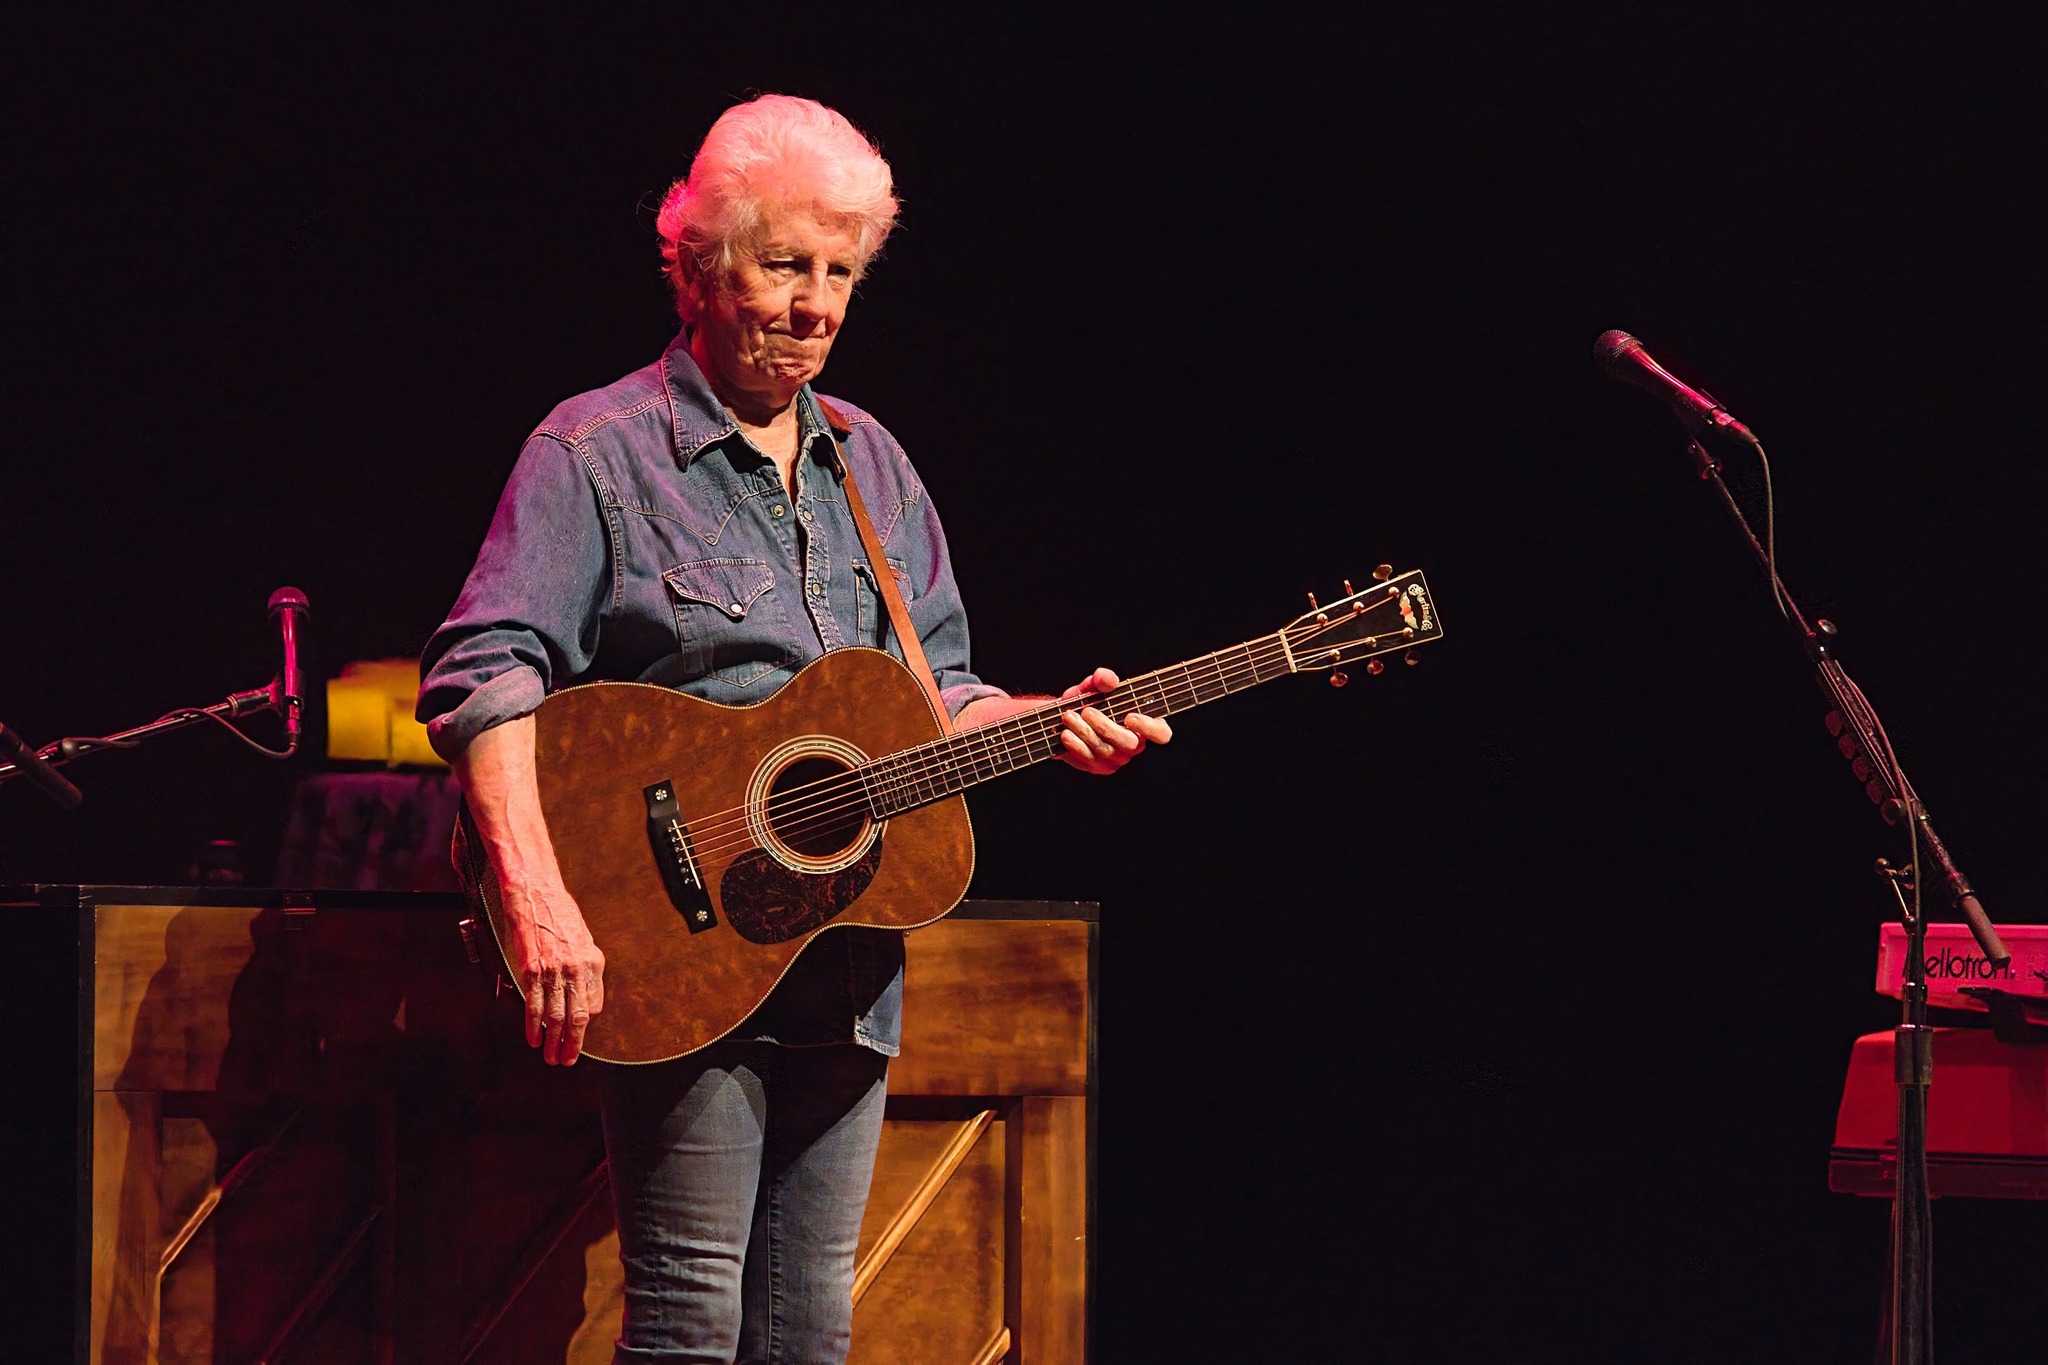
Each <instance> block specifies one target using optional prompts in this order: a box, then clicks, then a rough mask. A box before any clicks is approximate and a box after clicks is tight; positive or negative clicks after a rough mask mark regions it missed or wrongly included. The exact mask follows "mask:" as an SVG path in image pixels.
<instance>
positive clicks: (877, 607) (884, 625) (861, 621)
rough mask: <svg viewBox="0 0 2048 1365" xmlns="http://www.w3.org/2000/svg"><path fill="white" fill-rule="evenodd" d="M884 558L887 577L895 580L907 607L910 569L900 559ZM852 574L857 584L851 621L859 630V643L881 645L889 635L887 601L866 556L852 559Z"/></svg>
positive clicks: (910, 598)
mask: <svg viewBox="0 0 2048 1365" xmlns="http://www.w3.org/2000/svg"><path fill="white" fill-rule="evenodd" d="M887 562H888V565H889V577H890V578H891V579H893V580H895V583H896V591H897V592H899V593H901V594H902V595H903V604H904V606H906V607H907V606H909V605H910V603H911V602H912V600H913V599H914V596H915V595H914V594H913V593H912V592H911V590H910V571H909V570H908V569H906V568H905V567H904V566H903V564H902V562H901V561H900V560H896V559H891V560H889V561H887ZM853 577H854V581H855V583H856V584H857V585H858V586H857V587H856V588H855V589H854V614H855V621H854V624H855V628H856V629H857V630H858V631H859V637H858V643H860V644H864V645H867V646H869V647H870V648H873V649H881V648H883V645H882V642H883V641H884V640H887V639H890V638H892V637H891V636H890V633H889V607H888V604H887V603H885V602H883V601H882V589H881V587H880V585H879V584H877V583H876V582H875V571H874V570H873V569H872V568H870V567H869V566H868V562H867V561H866V560H865V559H856V560H854V561H853ZM914 619H915V618H914V617H913V620H914Z"/></svg>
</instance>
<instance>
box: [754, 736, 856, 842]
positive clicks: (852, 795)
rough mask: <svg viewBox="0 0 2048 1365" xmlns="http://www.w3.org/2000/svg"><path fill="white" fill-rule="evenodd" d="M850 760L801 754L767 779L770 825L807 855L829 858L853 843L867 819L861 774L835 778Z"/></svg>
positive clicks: (785, 840) (779, 836)
mask: <svg viewBox="0 0 2048 1365" xmlns="http://www.w3.org/2000/svg"><path fill="white" fill-rule="evenodd" d="M846 770H847V769H846V765H845V764H843V763H840V762H838V761H837V760H835V759H830V758H800V759H798V760H797V761H796V762H794V763H792V764H790V765H789V766H788V767H787V768H784V769H783V770H782V771H781V772H780V773H778V774H777V775H776V777H775V780H774V781H773V782H771V783H770V784H769V785H768V827H769V828H770V829H772V830H774V831H775V837H776V838H778V839H780V840H781V841H782V842H783V843H784V844H786V845H788V846H789V847H790V848H791V849H793V850H795V851H796V852H797V853H799V854H802V855H803V856H804V857H806V858H829V857H831V856H832V855H833V854H835V853H838V852H840V851H841V850H843V849H847V848H850V847H852V846H853V843H854V841H855V840H856V839H858V838H860V835H861V830H862V829H863V828H865V826H866V823H867V802H866V801H865V800H864V799H863V796H862V793H861V788H860V782H859V780H858V779H855V778H849V779H846V780H843V781H832V780H831V779H833V778H835V777H838V776H839V775H840V774H842V773H844V772H846Z"/></svg>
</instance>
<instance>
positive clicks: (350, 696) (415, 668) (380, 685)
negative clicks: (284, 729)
mask: <svg viewBox="0 0 2048 1365" xmlns="http://www.w3.org/2000/svg"><path fill="white" fill-rule="evenodd" d="M419 690H420V663H419V660H417V659H364V660H358V661H357V662H355V663H352V664H348V665H346V666H345V667H343V669H342V670H341V676H340V677H338V678H334V679H331V680H329V682H328V684H327V757H329V758H330V759H352V760H357V761H368V762H373V763H385V764H389V765H391V766H392V767H396V766H398V765H399V764H401V763H416V764H421V765H423V766H428V767H435V768H445V767H447V766H448V765H447V763H446V762H444V761H443V760H442V758H441V756H440V755H439V754H437V753H435V752H434V750H433V748H432V746H430V745H429V744H428V743H427V727H426V726H424V725H422V724H420V723H419V722H418V721H416V720H414V719H413V718H412V707H413V698H414V697H415V696H417V695H418V693H419Z"/></svg>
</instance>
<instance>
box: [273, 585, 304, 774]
mask: <svg viewBox="0 0 2048 1365" xmlns="http://www.w3.org/2000/svg"><path fill="white" fill-rule="evenodd" d="M270 616H271V619H272V620H274V621H276V622H277V626H278V632H279V634H281V635H282V636H283V637H284V667H283V669H282V670H281V671H280V672H279V673H278V675H277V680H276V681H275V682H273V683H271V684H270V705H271V707H272V709H274V710H275V711H276V712H277V713H278V714H279V715H281V716H283V717H284V736H285V741H286V743H287V744H289V745H290V747H291V748H294V749H296V748H298V747H299V721H300V708H301V706H302V705H303V703H304V701H305V694H304V692H303V690H302V688H301V684H300V679H299V626H300V625H301V624H302V623H303V622H304V621H305V619H306V594H304V593H302V592H300V591H299V590H298V589H297V588H279V589H278V590H277V591H276V592H274V593H272V594H270Z"/></svg>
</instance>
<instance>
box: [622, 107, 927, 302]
mask: <svg viewBox="0 0 2048 1365" xmlns="http://www.w3.org/2000/svg"><path fill="white" fill-rule="evenodd" d="M893 190H894V187H893V185H892V183H891V180H890V176H889V163H888V162H886V161H884V160H883V159H882V154H881V152H880V151H878V150H876V148H875V145H874V144H873V143H872V142H869V141H868V139H867V137H866V135H865V134H863V133H862V132H861V131H860V129H858V128H856V127H854V126H853V124H851V123H850V122H848V121H847V119H846V116H845V115H844V114H841V113H839V112H838V111H837V110H833V109H827V108H826V107H825V106H824V105H822V104H820V103H818V102H817V101H816V100H807V99H799V98H797V97H796V96H794V95H760V96H757V97H756V98H754V99H751V100H749V101H747V102H746V103H745V104H736V105H734V106H733V107H732V108H730V109H728V110H726V111H725V112H724V113H723V114H720V115H719V116H718V121H717V122H716V123H714V124H712V125H711V131H710V132H708V133H706V134H705V135H704V144H703V145H702V146H701V147H699V148H698V149H697V156H696V159H695V160H694V161H692V162H691V163H690V174H689V175H688V176H687V177H686V178H684V179H682V180H678V181H676V183H675V184H673V185H671V186H669V190H668V194H667V195H666V196H665V197H664V198H663V199H662V201H661V212H660V213H659V214H658V215H657V216H656V217H655V220H654V226H655V231H656V232H657V233H658V234H659V235H660V237H661V259H662V262H663V267H664V271H663V273H665V274H666V275H667V276H668V277H669V281H670V283H671V284H673V285H674V286H675V289H676V297H677V301H678V303H680V302H681V299H682V294H683V272H682V264H681V263H682V258H683V256H684V255H685V254H687V255H688V256H689V257H690V258H691V259H692V260H693V261H695V263H696V264H697V266H698V268H699V269H700V270H702V271H703V272H704V273H705V274H706V275H708V276H710V277H711V278H712V279H714V280H723V279H725V278H727V277H728V276H729V275H730V274H731V271H732V268H733V264H734V261H735V259H736V258H737V256H738V255H739V253H741V252H742V251H745V250H746V249H747V248H749V247H751V246H753V245H755V244H756V243H757V242H758V240H759V237H760V234H761V233H762V231H763V229H764V227H765V225H766V223H767V221H768V220H769V218H770V217H771V216H772V215H773V214H775V213H776V212H777V211H779V210H786V209H810V210H812V211H814V212H816V213H819V214H821V215H823V216H826V217H829V218H837V219H843V220H849V221H850V222H851V223H852V225H853V226H854V228H855V230H856V232H857V234H858V239H859V243H860V259H859V265H860V267H861V268H863V269H865V268H866V266H867V263H868V262H869V261H870V260H872V259H873V258H874V256H875V253H876V252H878V251H880V250H881V249H882V242H883V240H884V239H885V238H887V237H888V235H889V230H890V229H891V228H893V227H895V226H896V196H895V194H894V192H893Z"/></svg>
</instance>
